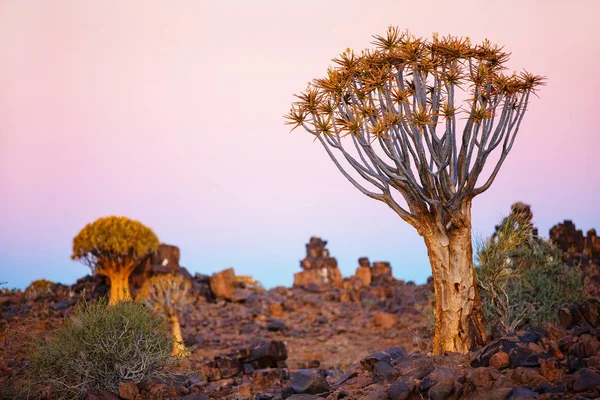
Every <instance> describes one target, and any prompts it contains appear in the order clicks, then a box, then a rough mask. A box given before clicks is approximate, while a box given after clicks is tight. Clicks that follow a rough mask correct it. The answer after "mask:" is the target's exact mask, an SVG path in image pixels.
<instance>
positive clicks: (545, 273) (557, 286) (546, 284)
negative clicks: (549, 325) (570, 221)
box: [476, 213, 583, 334]
mask: <svg viewBox="0 0 600 400" xmlns="http://www.w3.org/2000/svg"><path fill="white" fill-rule="evenodd" d="M477 256H478V260H479V263H480V265H479V267H478V268H476V273H477V278H478V284H479V288H480V294H481V301H482V305H483V309H484V317H485V320H486V325H487V328H488V330H489V331H491V332H499V333H500V334H509V333H513V332H514V331H516V330H518V329H519V328H521V327H523V326H527V325H534V326H540V325H542V324H544V323H546V322H556V320H557V315H558V309H559V308H560V307H562V306H563V305H565V304H570V303H574V302H577V301H579V300H581V298H582V295H583V294H582V290H581V289H580V288H581V282H582V273H581V271H580V269H579V268H576V267H569V266H566V265H564V264H563V263H562V261H561V251H560V249H558V248H557V247H556V246H555V245H554V244H553V243H552V242H550V241H545V240H542V239H540V238H538V237H536V236H535V235H534V234H533V228H532V226H531V223H530V222H529V219H528V217H527V216H526V215H521V214H519V213H513V214H511V215H510V216H509V217H507V218H505V219H504V221H503V222H502V223H501V225H500V226H499V227H498V231H497V233H496V234H495V235H494V236H492V237H491V238H490V239H488V240H487V241H486V242H485V243H482V244H480V246H479V251H478V252H477Z"/></svg>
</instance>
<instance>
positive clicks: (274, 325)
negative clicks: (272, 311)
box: [267, 321, 285, 332]
mask: <svg viewBox="0 0 600 400" xmlns="http://www.w3.org/2000/svg"><path fill="white" fill-rule="evenodd" d="M284 329H285V323H283V322H281V321H270V322H269V324H268V325H267V330H268V331H269V332H280V331H283V330H284Z"/></svg>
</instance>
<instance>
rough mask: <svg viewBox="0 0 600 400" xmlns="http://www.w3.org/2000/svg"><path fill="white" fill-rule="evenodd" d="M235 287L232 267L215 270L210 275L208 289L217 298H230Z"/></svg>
mask: <svg viewBox="0 0 600 400" xmlns="http://www.w3.org/2000/svg"><path fill="white" fill-rule="evenodd" d="M235 287H236V282H235V272H234V270H233V268H228V269H226V270H223V271H221V272H217V273H215V274H213V275H212V276H211V277H210V290H211V291H212V292H213V294H214V295H215V297H217V298H220V299H225V300H231V298H232V297H233V293H234V292H235Z"/></svg>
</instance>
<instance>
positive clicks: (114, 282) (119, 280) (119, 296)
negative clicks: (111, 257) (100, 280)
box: [107, 271, 131, 305]
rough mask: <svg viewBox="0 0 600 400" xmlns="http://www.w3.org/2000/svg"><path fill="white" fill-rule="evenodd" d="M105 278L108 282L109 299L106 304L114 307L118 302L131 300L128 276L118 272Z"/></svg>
mask: <svg viewBox="0 0 600 400" xmlns="http://www.w3.org/2000/svg"><path fill="white" fill-rule="evenodd" d="M107 276H108V279H109V280H110V298H109V300H108V304H109V305H114V304H117V303H118V302H119V301H129V300H131V293H130V292H129V274H128V273H126V272H124V271H118V272H115V273H112V274H110V275H107Z"/></svg>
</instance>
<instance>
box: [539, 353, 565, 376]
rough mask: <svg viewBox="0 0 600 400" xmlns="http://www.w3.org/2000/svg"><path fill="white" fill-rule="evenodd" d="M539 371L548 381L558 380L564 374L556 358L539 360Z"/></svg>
mask: <svg viewBox="0 0 600 400" xmlns="http://www.w3.org/2000/svg"><path fill="white" fill-rule="evenodd" d="M540 371H541V373H542V376H543V377H544V378H546V379H548V380H549V381H554V380H559V379H561V378H562V377H563V375H564V372H563V370H562V369H561V368H560V364H559V362H558V360H557V359H556V358H549V359H542V360H540Z"/></svg>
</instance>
